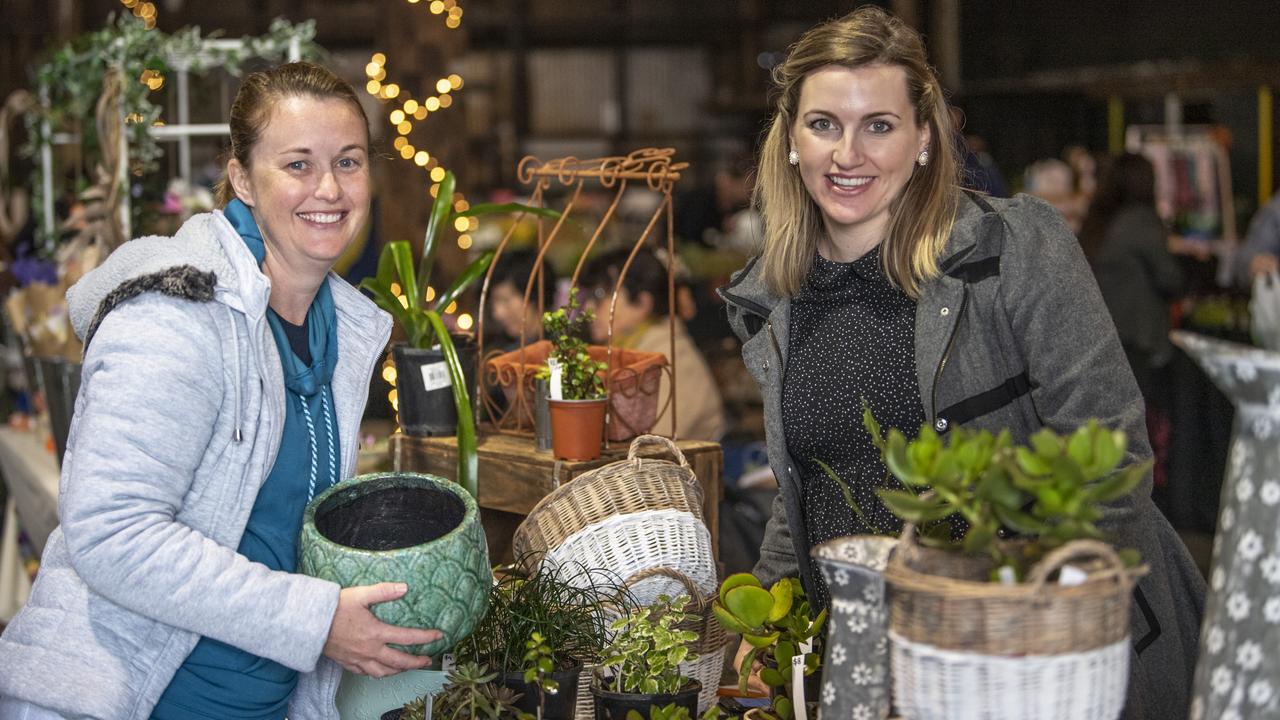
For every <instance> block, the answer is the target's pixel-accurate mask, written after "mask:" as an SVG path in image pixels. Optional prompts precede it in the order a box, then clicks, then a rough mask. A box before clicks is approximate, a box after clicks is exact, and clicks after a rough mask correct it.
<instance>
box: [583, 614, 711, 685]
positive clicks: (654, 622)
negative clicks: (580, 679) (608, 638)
mask: <svg viewBox="0 0 1280 720" xmlns="http://www.w3.org/2000/svg"><path fill="white" fill-rule="evenodd" d="M688 604H689V596H687V595H680V596H678V597H676V598H675V599H674V600H673V599H672V598H670V597H668V596H667V595H659V596H658V601H657V602H656V603H654V604H653V605H651V606H647V607H640V608H637V609H635V610H633V611H632V612H630V613H628V614H626V615H624V616H623V617H621V618H619V619H617V620H616V621H614V623H613V624H612V625H611V626H610V629H611V630H612V631H614V632H615V633H617V634H616V635H615V636H614V638H613V642H611V643H610V644H609V646H608V647H606V648H605V650H604V657H603V658H602V659H601V660H600V664H601V665H602V666H607V667H610V668H612V669H613V677H612V678H611V679H610V685H611V687H610V689H611V690H613V691H614V692H622V693H643V694H648V695H654V694H659V693H675V692H679V691H680V689H681V688H682V687H684V686H685V684H686V683H687V678H685V677H684V676H683V675H681V674H680V668H679V665H680V663H683V662H690V661H693V660H697V659H698V656H697V654H696V653H694V652H693V644H694V643H695V642H697V640H698V634H697V633H695V632H692V631H689V630H681V629H679V628H678V627H676V626H677V625H678V624H680V623H682V622H686V621H688V620H690V619H692V617H693V616H692V615H689V614H688V613H685V612H684V611H683V610H682V609H681V608H684V607H685V606H687V605H688Z"/></svg>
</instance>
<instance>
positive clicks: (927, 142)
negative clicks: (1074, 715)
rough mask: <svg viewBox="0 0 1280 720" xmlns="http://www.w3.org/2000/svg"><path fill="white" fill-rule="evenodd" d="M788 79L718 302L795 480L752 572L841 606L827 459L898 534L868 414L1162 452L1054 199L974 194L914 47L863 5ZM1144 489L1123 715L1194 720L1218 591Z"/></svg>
mask: <svg viewBox="0 0 1280 720" xmlns="http://www.w3.org/2000/svg"><path fill="white" fill-rule="evenodd" d="M774 81H775V83H776V86H777V87H776V90H777V98H776V103H775V111H774V117H773V121H772V124H771V125H770V128H769V131H768V135H767V137H766V139H765V141H764V143H763V146H762V148H761V152H760V163H759V175H758V178H757V183H756V190H755V203H756V206H757V208H758V209H759V211H760V212H761V214H762V216H763V218H764V225H765V232H764V247H763V251H762V253H761V254H760V255H759V256H758V257H756V258H754V259H753V260H751V261H750V262H749V263H748V264H747V266H746V267H745V268H743V269H742V270H741V271H739V272H738V273H737V274H736V275H735V276H734V277H733V279H732V280H731V282H730V283H729V285H727V286H726V287H724V288H722V289H721V295H722V296H723V298H724V300H725V301H726V303H727V304H728V307H729V320H730V323H731V324H732V325H733V327H734V330H735V332H736V333H737V334H738V336H739V337H740V338H741V339H742V340H743V343H744V344H743V348H742V355H743V359H744V361H745V362H746V364H747V367H748V369H749V371H750V372H751V373H752V375H753V376H754V377H755V379H756V382H757V383H759V385H760V388H761V391H762V394H763V397H764V402H765V425H766V434H767V442H768V449H769V458H770V464H771V465H772V467H773V471H774V474H775V475H776V476H777V478H778V481H779V494H778V498H777V501H776V502H775V504H774V508H773V517H772V518H771V520H770V521H769V523H768V527H767V530H766V533H765V539H764V541H763V543H762V545H761V548H760V561H759V564H758V565H757V566H756V567H755V573H756V575H757V576H759V577H760V578H761V580H762V581H764V582H765V583H766V584H768V583H772V582H773V581H775V580H777V579H778V578H780V577H783V576H788V575H798V576H799V577H800V578H801V580H802V581H803V583H804V585H805V588H806V590H807V591H808V592H809V594H810V596H811V597H813V598H815V599H816V600H817V602H818V603H819V605H825V604H826V603H827V594H826V588H825V587H824V586H823V584H822V579H821V577H820V576H819V574H818V573H816V572H814V569H813V567H812V565H811V563H810V562H809V560H808V557H809V548H810V547H812V546H813V545H814V544H816V543H818V542H822V541H824V540H827V539H829V538H832V537H837V536H841V535H848V534H853V533H866V532H872V531H873V529H872V527H869V526H868V525H865V524H863V523H862V522H860V521H859V520H858V518H857V517H856V516H855V515H854V513H853V512H852V511H851V510H850V508H849V506H848V504H847V503H846V502H845V500H844V498H843V495H842V494H841V491H840V489H839V487H837V486H836V485H835V484H834V483H832V482H831V481H830V480H828V479H827V478H826V476H825V474H824V473H822V472H821V471H820V469H819V468H818V466H817V461H819V460H821V461H824V462H826V463H828V464H830V465H832V466H833V467H834V468H835V469H836V471H837V472H838V473H839V475H840V476H841V477H842V478H844V479H846V480H847V481H848V482H849V484H850V486H851V490H852V492H853V495H854V498H855V500H856V501H857V502H858V504H859V506H860V507H861V508H862V509H863V511H864V512H865V514H866V515H867V516H868V519H869V521H870V523H871V524H872V525H874V526H875V527H876V528H878V529H880V530H882V531H886V530H890V529H895V528H898V527H900V526H901V525H900V523H898V522H897V521H896V520H895V518H893V517H892V516H891V515H890V514H889V513H888V511H887V510H886V509H885V508H884V507H883V505H881V503H880V502H879V500H878V498H877V497H876V496H875V492H874V491H875V489H876V488H877V487H879V486H881V485H882V484H884V483H885V477H886V472H885V469H884V467H883V465H882V464H881V462H880V459H879V454H878V453H877V451H876V449H875V448H874V447H873V445H872V444H871V441H870V438H869V436H868V435H867V433H866V431H865V430H864V429H863V427H862V422H861V408H862V401H863V398H865V399H866V400H867V402H869V403H870V406H871V409H872V411H873V412H874V413H875V415H876V417H877V418H878V419H879V421H880V422H881V424H882V425H884V426H891V427H896V428H899V429H901V430H903V431H904V432H908V433H911V431H913V430H915V429H917V428H919V427H920V426H921V425H922V424H923V423H926V422H927V423H929V424H930V425H931V426H932V427H934V428H935V429H936V430H937V431H938V432H939V433H942V434H945V433H946V432H947V431H949V430H950V429H951V428H953V427H955V426H957V425H962V424H963V425H965V426H966V427H969V428H972V429H990V430H1000V429H1005V428H1008V429H1009V430H1010V431H1011V432H1012V433H1013V435H1014V437H1015V439H1017V440H1020V441H1025V440H1026V439H1027V437H1028V436H1029V435H1030V434H1031V433H1033V432H1035V431H1036V430H1037V429H1039V428H1041V427H1050V428H1053V429H1055V430H1058V431H1066V430H1070V429H1074V428H1075V427H1076V426H1077V425H1078V424H1080V423H1082V422H1084V421H1086V420H1088V419H1089V418H1097V419H1098V420H1099V421H1101V422H1102V423H1103V424H1105V425H1107V426H1109V427H1114V428H1119V429H1122V430H1124V431H1125V432H1126V433H1127V434H1128V437H1129V439H1130V448H1129V458H1128V459H1129V461H1131V462H1139V461H1141V460H1144V459H1146V458H1148V457H1150V454H1151V452H1150V448H1149V446H1148V443H1147V434H1146V429H1145V426H1144V424H1143V406H1142V398H1141V396H1140V395H1139V393H1138V387H1137V385H1136V384H1135V382H1134V379H1133V374H1132V373H1131V372H1130V371H1129V368H1128V364H1127V362H1126V360H1125V355H1124V352H1123V350H1122V349H1121V347H1120V343H1119V341H1118V340H1117V338H1116V331H1115V328H1114V326H1113V325H1112V322H1111V318H1110V316H1109V315H1108V313H1107V308H1106V306H1105V305H1104V304H1103V302H1102V298H1101V296H1100V294H1099V292H1098V288H1097V285H1096V284H1095V283H1094V280H1093V277H1092V275H1091V274H1090V271H1089V267H1088V265H1087V264H1086V262H1085V259H1084V256H1083V254H1082V253H1081V251H1080V246H1079V243H1078V242H1077V241H1076V238H1075V237H1074V236H1073V235H1072V234H1071V231H1070V230H1069V229H1068V228H1067V227H1066V225H1065V224H1064V223H1063V221H1062V218H1061V216H1060V215H1059V214H1058V213H1057V212H1056V211H1054V210H1053V209H1052V208H1051V207H1050V206H1048V205H1046V204H1045V203H1043V202H1041V201H1039V200H1036V199H1033V198H1029V197H1026V196H1019V197H1016V198H1014V199H1012V200H998V199H992V198H985V197H982V196H979V195H975V194H970V193H966V192H964V191H962V190H960V189H959V182H958V174H957V159H956V157H955V156H954V148H955V143H954V142H953V141H952V133H953V131H954V129H953V127H952V125H951V116H950V113H949V112H948V109H947V104H946V101H945V99H944V97H943V93H942V88H941V86H940V85H939V83H938V80H937V78H936V76H935V74H934V72H933V70H932V69H931V68H930V67H929V65H928V63H927V61H926V56H925V51H924V47H923V44H922V42H921V39H920V37H919V35H918V34H917V33H916V32H915V31H913V30H911V29H910V28H908V27H907V26H905V25H904V24H903V23H902V22H900V21H899V20H897V19H896V18H893V17H892V16H890V15H888V14H887V13H885V12H884V11H882V10H880V9H878V8H874V7H863V8H861V9H859V10H857V11H855V12H853V13H852V14H850V15H847V16H845V17H843V18H841V19H838V20H834V21H831V22H829V23H826V24H824V25H820V26H818V27H815V28H813V29H812V30H810V31H808V32H807V33H806V34H805V35H804V36H803V37H801V38H800V40H799V41H798V42H797V43H796V44H795V45H794V46H793V47H792V48H791V51H790V53H789V55H788V57H787V58H786V60H785V61H783V62H782V63H781V64H780V65H779V66H778V67H777V68H776V69H775V70H774ZM912 434H913V433H912ZM1150 491H1151V483H1150V479H1149V478H1148V480H1147V481H1146V482H1144V483H1143V484H1142V485H1141V486H1140V487H1139V488H1138V489H1137V490H1135V491H1134V493H1133V494H1132V495H1131V496H1130V497H1128V498H1125V499H1124V500H1123V501H1120V502H1117V503H1115V504H1114V506H1113V507H1111V508H1110V509H1109V511H1108V514H1107V517H1106V519H1105V521H1104V527H1105V529H1106V530H1108V531H1110V532H1111V533H1112V534H1113V537H1114V539H1115V541H1116V542H1117V543H1118V544H1119V545H1121V546H1125V547H1136V548H1138V549H1139V550H1140V551H1141V553H1142V555H1143V559H1144V560H1145V561H1146V562H1147V563H1149V564H1150V566H1151V573H1150V574H1149V575H1148V576H1147V577H1145V578H1144V579H1143V580H1142V582H1141V584H1140V586H1139V587H1138V588H1137V589H1136V590H1135V593H1134V607H1133V613H1132V615H1133V642H1134V657H1133V663H1132V681H1131V683H1130V690H1129V702H1128V707H1127V709H1126V715H1125V716H1126V717H1129V718H1175V717H1185V715H1186V712H1187V706H1188V704H1189V695H1188V690H1187V689H1188V688H1189V687H1190V684H1191V675H1192V671H1193V668H1194V663H1195V656H1196V643H1197V631H1198V626H1199V621H1200V617H1201V614H1202V606H1203V596H1204V584H1203V580H1202V579H1201V577H1200V576H1199V573H1198V572H1197V570H1196V568H1195V566H1194V565H1193V564H1192V562H1191V559H1190V557H1189V555H1188V554H1187V552H1186V550H1185V548H1184V547H1183V546H1182V543H1181V541H1180V540H1179V539H1178V537H1177V535H1176V534H1174V532H1173V530H1172V528H1171V527H1170V526H1169V524H1168V523H1167V522H1166V521H1165V520H1164V518H1163V517H1162V516H1161V515H1160V514H1159V513H1158V512H1157V511H1156V509H1155V506H1154V505H1153V504H1152V502H1151V499H1150ZM961 529H962V528H959V527H957V528H956V530H957V531H960V530H961ZM798 558H799V559H803V561H801V562H797V559H798Z"/></svg>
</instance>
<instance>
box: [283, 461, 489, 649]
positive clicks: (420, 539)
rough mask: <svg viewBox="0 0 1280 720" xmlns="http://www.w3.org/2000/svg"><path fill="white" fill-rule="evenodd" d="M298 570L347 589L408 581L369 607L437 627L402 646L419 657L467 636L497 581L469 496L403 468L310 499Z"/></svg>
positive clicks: (381, 615) (382, 616)
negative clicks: (424, 638) (427, 637)
mask: <svg viewBox="0 0 1280 720" xmlns="http://www.w3.org/2000/svg"><path fill="white" fill-rule="evenodd" d="M298 569H299V571H300V572H302V573H303V574H306V575H311V576H313V577H318V578H322V579H325V580H331V581H333V582H335V583H338V584H339V585H341V586H342V587H344V588H346V587H353V586H357V585H373V584H376V583H380V582H403V583H405V584H407V585H408V586H409V590H408V592H407V593H405V595H404V596H403V597H401V598H400V599H398V600H393V601H391V602H384V603H378V604H377V605H373V606H372V607H371V608H370V609H371V610H372V612H373V614H374V615H375V616H376V617H377V618H378V619H379V620H381V621H383V622H385V623H389V624H392V625H400V626H404V627H415V628H424V629H437V630H439V631H440V632H441V633H442V637H441V638H440V639H439V640H436V641H435V642H432V643H427V644H424V645H413V646H408V647H404V648H402V649H404V650H406V651H408V652H411V653H413V654H415V655H431V656H437V655H439V654H440V653H442V652H444V651H445V650H447V649H449V648H450V647H452V646H453V645H454V644H455V643H457V642H458V641H460V640H462V639H463V638H465V637H467V636H468V635H469V634H471V631H472V630H473V629H474V628H475V625H476V623H477V622H479V620H480V618H481V617H483V616H484V613H485V610H486V609H487V607H488V599H489V586H490V585H491V584H492V582H493V575H492V572H491V570H490V569H489V549H488V545H487V544H486V542H485V535H484V530H483V529H482V528H481V526H480V514H479V510H478V507H477V506H476V501H475V499H474V498H472V497H471V495H470V494H469V493H467V492H466V491H465V490H463V489H462V488H461V487H460V486H459V485H457V484H456V483H453V482H450V481H448V480H445V479H444V478H439V477H436V476H433V475H419V474H416V473H403V472H392V473H371V474H368V475H359V476H357V477H354V478H351V479H350V480H346V481H344V482H341V483H338V484H337V485H334V486H333V487H331V488H329V489H328V490H325V491H324V492H322V493H320V495H318V496H317V497H316V498H315V499H314V500H312V501H311V502H310V503H308V504H307V508H306V510H305V512H304V514H303V522H302V536H301V539H300V541H299V563H298ZM396 647H400V646H396Z"/></svg>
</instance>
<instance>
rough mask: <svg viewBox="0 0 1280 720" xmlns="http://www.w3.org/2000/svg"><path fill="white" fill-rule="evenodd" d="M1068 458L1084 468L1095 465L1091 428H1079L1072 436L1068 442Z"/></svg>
mask: <svg viewBox="0 0 1280 720" xmlns="http://www.w3.org/2000/svg"><path fill="white" fill-rule="evenodd" d="M1094 422H1095V421H1092V420H1091V421H1090V423H1094ZM1067 457H1069V458H1071V459H1072V460H1073V461H1075V463H1076V465H1079V466H1080V467H1082V468H1083V467H1087V466H1089V465H1091V464H1092V463H1093V436H1092V433H1091V432H1090V428H1089V426H1085V427H1081V428H1077V429H1076V431H1075V432H1074V433H1072V434H1071V438H1070V439H1068V440H1067Z"/></svg>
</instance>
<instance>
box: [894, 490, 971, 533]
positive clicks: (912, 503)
mask: <svg viewBox="0 0 1280 720" xmlns="http://www.w3.org/2000/svg"><path fill="white" fill-rule="evenodd" d="M876 495H878V496H880V499H881V500H883V501H884V504H885V505H887V506H888V507H889V510H891V511H892V512H893V514H894V515H897V516H898V517H900V518H902V519H903V520H907V521H909V522H913V523H915V524H917V525H921V524H924V523H927V522H932V521H934V520H941V519H943V518H945V517H947V516H949V515H951V514H953V513H954V512H955V508H954V507H952V506H951V505H950V504H948V503H947V502H946V501H945V500H943V499H942V498H937V497H935V498H930V499H923V498H921V497H920V496H918V495H916V494H915V493H912V492H909V491H906V490H886V489H883V488H882V489H879V490H876Z"/></svg>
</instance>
